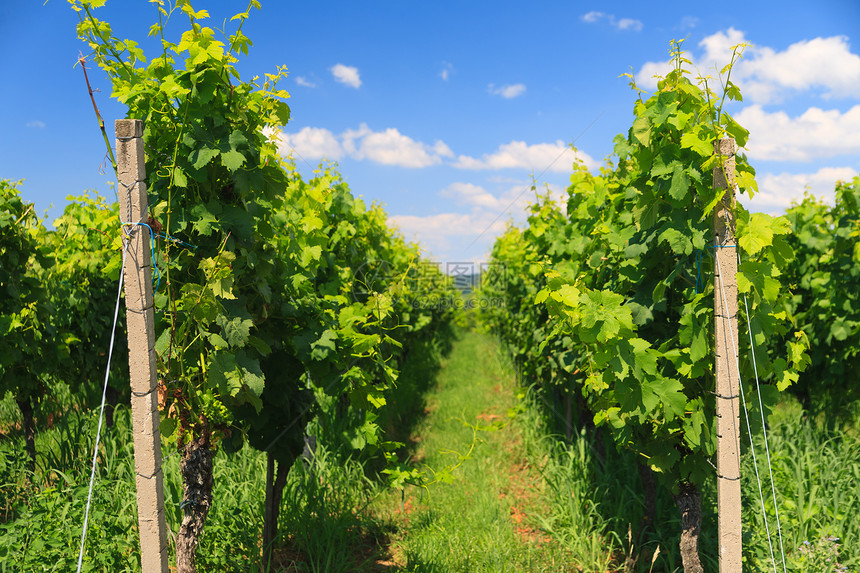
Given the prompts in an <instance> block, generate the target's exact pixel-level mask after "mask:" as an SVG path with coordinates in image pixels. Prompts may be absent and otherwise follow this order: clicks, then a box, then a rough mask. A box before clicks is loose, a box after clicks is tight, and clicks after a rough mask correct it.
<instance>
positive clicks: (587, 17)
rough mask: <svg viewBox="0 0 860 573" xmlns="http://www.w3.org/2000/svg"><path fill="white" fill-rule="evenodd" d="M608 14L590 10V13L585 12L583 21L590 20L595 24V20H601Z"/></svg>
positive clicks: (590, 22)
mask: <svg viewBox="0 0 860 573" xmlns="http://www.w3.org/2000/svg"><path fill="white" fill-rule="evenodd" d="M604 16H606V14H604V13H603V12H594V11H592V12H589V13H588V14H583V15H582V17H581V19H582V21H583V22H588V23H589V24H594V23H595V22H599V21H600V19H601V18H603V17H604Z"/></svg>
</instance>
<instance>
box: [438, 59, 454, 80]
mask: <svg viewBox="0 0 860 573" xmlns="http://www.w3.org/2000/svg"><path fill="white" fill-rule="evenodd" d="M453 71H454V65H453V64H451V63H450V62H442V71H441V72H439V77H440V78H442V81H445V82H447V81H448V78H449V77H451V72H453Z"/></svg>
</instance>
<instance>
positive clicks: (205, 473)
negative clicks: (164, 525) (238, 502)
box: [176, 432, 214, 573]
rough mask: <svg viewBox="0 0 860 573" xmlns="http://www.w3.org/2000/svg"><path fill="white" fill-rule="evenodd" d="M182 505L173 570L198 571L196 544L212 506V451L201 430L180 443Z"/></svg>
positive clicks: (207, 439) (206, 433) (189, 572)
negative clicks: (192, 437)
mask: <svg viewBox="0 0 860 573" xmlns="http://www.w3.org/2000/svg"><path fill="white" fill-rule="evenodd" d="M179 469H180V471H181V473H182V487H183V496H182V508H183V511H184V512H185V514H184V517H183V518H182V525H181V526H180V527H179V533H178V534H177V536H176V573H197V546H198V545H199V543H200V536H201V535H203V526H204V525H205V524H206V516H207V515H208V514H209V509H210V508H211V507H212V486H213V482H214V480H213V474H212V451H211V450H210V449H209V435H208V432H204V433H203V435H202V436H200V437H199V438H195V439H193V440H192V441H190V442H189V443H188V444H186V445H184V446H182V459H181V461H180V462H179Z"/></svg>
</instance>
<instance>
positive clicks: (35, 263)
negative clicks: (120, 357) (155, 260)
mask: <svg viewBox="0 0 860 573" xmlns="http://www.w3.org/2000/svg"><path fill="white" fill-rule="evenodd" d="M18 185H19V184H18V183H14V182H12V181H9V180H7V179H2V180H0V337H2V339H3V345H2V347H0V394H2V395H5V394H6V392H12V394H13V395H14V396H15V399H16V400H17V401H18V402H19V403H22V402H29V403H30V404H31V405H32V404H33V403H34V402H36V401H38V400H39V399H41V398H42V397H43V396H44V395H45V393H46V392H47V388H46V386H45V382H46V378H47V377H48V376H50V375H51V374H52V373H54V372H56V371H57V369H58V367H59V364H60V360H61V354H62V353H63V352H64V350H66V349H65V347H64V346H63V344H62V343H59V344H58V343H57V342H58V341H57V340H56V338H57V335H58V331H57V328H56V326H55V325H54V321H53V320H52V313H53V308H52V306H51V302H50V299H49V294H48V290H47V289H46V288H45V284H44V281H43V280H42V279H43V273H44V269H45V268H46V267H49V266H50V262H49V257H48V255H47V253H46V251H45V249H44V248H43V245H42V243H41V237H42V235H43V233H44V227H42V223H41V221H39V219H38V217H37V216H36V212H35V209H34V207H33V205H32V204H30V203H25V202H24V201H23V200H22V199H21V197H20V194H19V190H18Z"/></svg>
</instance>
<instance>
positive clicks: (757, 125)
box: [735, 105, 860, 161]
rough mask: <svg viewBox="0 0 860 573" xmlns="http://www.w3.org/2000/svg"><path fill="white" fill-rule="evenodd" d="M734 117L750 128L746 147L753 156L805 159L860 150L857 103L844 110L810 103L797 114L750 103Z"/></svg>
mask: <svg viewBox="0 0 860 573" xmlns="http://www.w3.org/2000/svg"><path fill="white" fill-rule="evenodd" d="M735 119H736V120H737V121H738V123H740V124H741V125H743V126H744V127H745V128H746V129H748V130H750V140H749V143H748V144H747V148H748V150H749V156H750V157H751V158H753V159H760V160H772V161H809V160H811V159H814V158H816V157H834V156H839V155H847V154H852V155H857V154H860V105H855V106H854V107H852V108H851V109H849V110H847V111H846V112H844V113H842V112H840V111H838V110H822V109H820V108H817V107H812V108H809V109H808V110H806V111H805V112H804V113H803V114H802V115H800V116H797V117H790V116H789V115H788V114H787V113H785V112H784V111H776V112H767V111H765V110H764V109H762V107H761V106H759V105H752V106H749V107H747V108H745V109H743V110H741V111H740V112H739V113H737V114H736V115H735Z"/></svg>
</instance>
